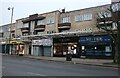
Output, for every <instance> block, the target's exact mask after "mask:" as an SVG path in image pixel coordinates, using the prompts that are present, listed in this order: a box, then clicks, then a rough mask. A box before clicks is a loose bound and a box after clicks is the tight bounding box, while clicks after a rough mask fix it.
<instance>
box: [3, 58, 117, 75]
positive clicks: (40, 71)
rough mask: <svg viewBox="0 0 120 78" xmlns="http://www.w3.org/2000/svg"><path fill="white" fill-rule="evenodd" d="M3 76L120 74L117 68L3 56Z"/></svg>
mask: <svg viewBox="0 0 120 78" xmlns="http://www.w3.org/2000/svg"><path fill="white" fill-rule="evenodd" d="M2 75H3V76H118V69H117V68H110V67H101V66H90V65H80V64H70V63H62V62H54V61H46V60H36V59H30V58H25V57H22V56H21V57H19V56H17V57H16V56H3V58H2Z"/></svg>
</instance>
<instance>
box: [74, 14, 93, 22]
mask: <svg viewBox="0 0 120 78" xmlns="http://www.w3.org/2000/svg"><path fill="white" fill-rule="evenodd" d="M87 20H92V14H84V15H77V16H75V21H87Z"/></svg>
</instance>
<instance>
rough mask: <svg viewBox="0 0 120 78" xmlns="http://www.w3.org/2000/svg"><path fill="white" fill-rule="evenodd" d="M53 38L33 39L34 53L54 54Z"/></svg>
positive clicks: (35, 54)
mask: <svg viewBox="0 0 120 78" xmlns="http://www.w3.org/2000/svg"><path fill="white" fill-rule="evenodd" d="M52 44H53V42H52V39H41V40H33V41H32V55H34V56H49V57H50V56H52Z"/></svg>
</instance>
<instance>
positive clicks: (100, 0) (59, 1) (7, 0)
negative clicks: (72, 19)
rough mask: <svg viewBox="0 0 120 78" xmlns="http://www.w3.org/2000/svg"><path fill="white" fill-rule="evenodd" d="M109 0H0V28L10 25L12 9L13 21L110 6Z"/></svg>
mask: <svg viewBox="0 0 120 78" xmlns="http://www.w3.org/2000/svg"><path fill="white" fill-rule="evenodd" d="M110 3H111V0H1V1H0V7H1V8H0V13H1V14H0V17H2V18H0V26H1V25H4V24H9V23H10V17H11V11H10V10H8V9H7V8H8V7H14V17H13V22H15V20H17V19H20V18H24V17H28V16H29V15H31V14H35V13H38V14H41V13H45V12H50V11H54V10H61V9H62V8H65V9H66V11H71V10H77V9H82V8H88V7H94V6H99V5H104V4H110Z"/></svg>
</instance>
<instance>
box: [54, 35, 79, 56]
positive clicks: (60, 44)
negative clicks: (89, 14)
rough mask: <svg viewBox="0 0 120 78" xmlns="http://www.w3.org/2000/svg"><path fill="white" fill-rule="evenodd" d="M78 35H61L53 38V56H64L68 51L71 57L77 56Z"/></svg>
mask: <svg viewBox="0 0 120 78" xmlns="http://www.w3.org/2000/svg"><path fill="white" fill-rule="evenodd" d="M78 39H79V38H78V37H63V38H54V39H53V56H66V54H67V53H68V52H70V53H71V54H72V56H73V57H77V56H79V52H78Z"/></svg>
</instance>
